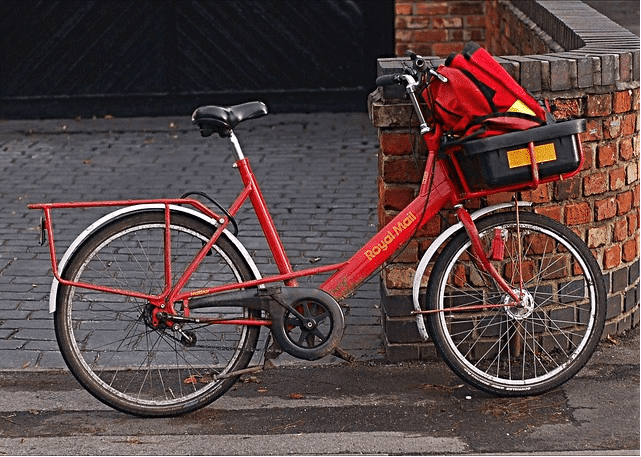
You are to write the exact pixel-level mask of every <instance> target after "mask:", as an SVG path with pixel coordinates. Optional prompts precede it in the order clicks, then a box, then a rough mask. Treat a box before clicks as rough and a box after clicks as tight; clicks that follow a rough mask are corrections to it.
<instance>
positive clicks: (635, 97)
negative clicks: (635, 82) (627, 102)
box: [632, 87, 641, 111]
mask: <svg viewBox="0 0 641 457" xmlns="http://www.w3.org/2000/svg"><path fill="white" fill-rule="evenodd" d="M640 90H641V89H639V88H638V87H637V88H636V89H632V111H639V91H640Z"/></svg>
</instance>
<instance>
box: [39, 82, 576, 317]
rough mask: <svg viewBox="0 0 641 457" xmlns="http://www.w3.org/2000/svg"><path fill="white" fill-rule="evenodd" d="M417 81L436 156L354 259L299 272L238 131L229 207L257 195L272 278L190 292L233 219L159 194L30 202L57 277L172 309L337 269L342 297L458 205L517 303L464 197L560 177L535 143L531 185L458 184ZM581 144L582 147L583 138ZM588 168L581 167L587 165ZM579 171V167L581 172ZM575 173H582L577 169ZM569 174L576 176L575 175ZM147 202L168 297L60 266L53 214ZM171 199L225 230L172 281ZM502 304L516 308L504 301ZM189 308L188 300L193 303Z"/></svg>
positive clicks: (331, 288)
mask: <svg viewBox="0 0 641 457" xmlns="http://www.w3.org/2000/svg"><path fill="white" fill-rule="evenodd" d="M416 87H417V85H416V84H408V87H407V92H408V94H409V96H410V99H411V101H412V104H413V105H414V108H415V111H416V112H417V114H418V116H419V124H420V130H421V134H422V136H423V138H424V140H425V142H426V145H427V150H428V156H427V162H426V166H425V171H424V175H423V181H422V183H421V186H420V189H419V193H418V195H417V197H416V198H415V199H414V200H413V201H412V202H411V203H410V204H409V205H408V206H407V207H406V208H405V209H403V210H402V211H400V212H399V214H398V215H397V216H396V217H395V218H394V219H393V220H392V221H390V222H389V223H388V224H387V225H386V226H385V227H383V228H382V229H381V230H380V231H379V232H378V233H377V234H376V235H374V236H373V237H372V238H371V239H370V240H369V241H368V242H367V243H366V244H365V245H364V246H363V247H362V248H361V249H359V250H358V251H357V252H356V253H355V254H354V255H352V257H351V258H350V259H349V260H347V261H346V262H342V263H337V264H331V265H326V266H321V267H315V268H310V269H304V270H300V271H296V272H295V271H293V269H292V266H291V263H290V261H289V258H288V256H287V254H286V252H285V248H284V246H283V243H282V241H281V239H280V237H279V235H278V232H277V230H276V227H275V224H274V221H273V219H272V217H271V215H270V213H269V210H268V208H267V203H266V202H265V199H264V197H263V194H262V192H261V190H260V187H259V185H258V182H257V181H256V177H255V175H254V173H253V171H252V169H251V167H250V164H249V160H248V159H247V158H246V157H244V155H243V153H242V150H241V148H240V145H239V143H238V140H237V138H236V137H235V135H234V133H233V132H231V135H230V141H231V144H232V147H233V152H234V154H235V157H236V161H235V163H234V167H235V168H237V169H238V171H239V173H240V177H241V179H242V182H243V184H244V187H243V190H242V191H241V192H240V194H239V195H238V196H237V198H236V200H235V201H234V202H233V204H232V205H231V207H230V208H229V211H228V213H229V215H230V216H232V217H233V216H235V215H236V214H237V213H238V211H239V210H240V209H241V207H242V206H243V205H244V204H245V203H246V201H247V200H248V199H249V201H250V203H251V205H252V206H253V208H254V211H255V213H256V216H257V218H258V221H259V223H260V226H261V228H262V230H263V233H264V235H265V238H266V241H267V244H268V246H269V248H270V250H271V253H272V255H273V258H274V260H275V263H276V266H277V268H278V271H279V274H277V275H274V276H269V277H266V278H260V279H255V280H251V281H246V282H241V283H233V284H226V285H222V286H217V287H213V288H205V289H198V290H193V291H189V292H182V288H183V287H184V286H185V284H187V282H188V280H189V278H190V276H191V275H192V274H193V273H194V272H195V270H196V269H197V268H198V265H199V264H200V263H201V262H202V260H203V259H204V258H205V256H206V255H207V253H208V252H209V250H210V249H211V247H212V246H213V245H214V244H215V243H216V241H217V240H218V239H219V238H220V236H221V234H222V233H223V231H224V230H225V229H226V228H227V226H228V225H229V224H230V218H229V217H228V216H227V215H225V216H220V215H218V214H216V213H214V212H213V211H211V210H210V209H209V208H207V207H206V206H204V205H203V204H202V203H200V202H199V201H197V200H194V199H188V198H185V199H157V200H121V201H100V202H69V203H44V204H32V205H29V208H31V209H41V210H43V211H44V215H45V222H44V223H45V227H44V230H46V233H47V237H48V239H49V251H50V256H51V262H52V270H53V274H54V277H55V278H56V279H57V280H58V281H59V282H60V283H61V284H63V285H67V286H74V287H81V288H86V289H93V290H98V291H102V292H108V293H114V294H120V295H127V296H131V297H136V298H140V299H143V300H147V301H149V302H150V303H152V304H154V305H155V306H158V307H161V308H164V309H167V311H169V312H174V309H173V303H175V302H185V303H186V304H187V303H188V301H189V299H191V298H195V297H200V296H203V295H213V294H217V293H221V292H227V291H232V290H238V289H246V288H251V287H257V286H263V285H265V284H268V283H276V282H284V284H285V285H286V286H291V287H295V286H297V282H296V278H299V277H303V276H314V275H317V274H321V273H326V272H331V271H334V274H333V275H331V276H330V277H329V278H328V279H327V280H326V281H325V282H323V283H322V284H321V285H320V287H319V289H321V290H322V291H324V292H327V293H328V294H330V295H331V296H332V297H334V298H335V299H336V300H337V301H338V300H341V299H344V298H345V297H346V296H348V295H349V294H350V293H352V292H353V291H354V290H355V289H357V288H358V286H359V285H360V284H361V283H362V282H363V281H364V280H365V279H367V278H368V277H369V276H370V275H371V274H372V273H373V272H375V271H376V270H377V269H378V268H379V267H380V266H381V265H383V264H384V263H385V262H386V261H387V260H388V259H389V258H390V257H391V256H392V255H394V254H395V253H396V252H397V251H398V249H399V248H401V247H402V246H403V245H404V244H405V243H406V242H407V241H409V240H410V238H412V237H413V236H414V235H415V234H416V233H417V232H418V230H419V229H420V228H421V227H423V226H424V225H425V224H426V223H427V222H428V221H429V220H430V219H431V218H432V217H433V216H434V215H435V214H436V213H437V212H438V211H440V210H441V209H443V208H444V207H445V206H446V205H448V204H450V205H452V206H453V207H454V208H455V210H456V214H457V216H458V218H459V220H460V221H461V223H462V224H463V226H464V227H465V229H466V231H467V232H468V234H469V236H470V238H471V240H472V248H473V250H474V253H475V255H476V256H477V258H478V261H479V263H480V264H481V265H482V266H483V268H484V269H485V270H486V271H488V272H489V273H490V274H491V276H492V277H493V278H494V279H495V280H496V281H497V283H498V285H499V286H500V287H501V288H502V289H503V290H504V291H505V292H506V294H508V295H510V296H511V297H512V299H513V300H514V303H518V302H519V300H520V298H519V295H518V294H517V293H516V292H515V291H514V290H513V289H512V287H510V285H509V284H507V283H506V282H505V280H504V279H503V278H502V277H501V276H500V274H499V273H497V272H496V271H495V270H494V268H493V266H492V265H491V263H490V262H489V260H488V259H487V256H486V255H485V253H484V252H483V250H482V249H481V246H480V242H479V236H478V233H477V231H476V226H475V225H474V222H473V220H472V219H471V217H470V215H469V213H468V212H467V211H466V210H465V209H464V208H463V206H462V204H461V203H462V201H463V200H465V199H468V198H472V197H478V196H484V195H488V194H492V193H497V192H504V191H511V190H517V189H523V188H524V187H530V188H536V187H537V186H538V185H539V184H540V183H543V182H548V181H552V180H554V178H551V179H546V180H540V179H539V177H538V166H537V162H536V157H535V154H534V146H533V143H530V144H529V146H528V149H529V153H530V159H531V164H532V181H531V182H530V183H529V184H526V185H525V186H524V184H522V183H520V184H515V185H512V186H505V187H502V188H500V189H492V190H489V191H482V192H470V191H469V188H467V186H466V185H465V183H463V185H462V189H461V186H460V185H459V184H458V183H457V182H455V181H454V180H453V179H452V178H451V177H450V173H449V172H448V165H447V164H446V163H445V160H444V159H439V158H437V151H438V149H439V142H440V139H441V134H442V132H441V131H440V127H439V126H438V125H436V127H435V128H434V130H432V129H430V128H429V127H427V125H426V123H425V120H424V117H423V115H422V112H421V109H420V107H419V104H418V100H417V97H416V93H415V91H416ZM578 143H579V149H580V141H579V142H578ZM580 152H581V163H582V161H583V153H582V150H581V151H580ZM580 168H581V167H579V169H580ZM576 172H578V170H577V171H576ZM576 172H575V173H576ZM573 174H574V173H571V174H569V175H565V176H564V177H569V176H571V175H573ZM140 204H161V205H163V206H164V212H165V240H164V243H165V253H164V255H165V258H164V262H165V265H164V268H165V285H164V290H163V292H162V293H161V294H160V295H148V294H144V293H141V292H136V291H130V290H122V289H115V288H109V287H104V286H100V285H96V284H87V283H81V282H74V281H68V280H65V279H63V278H62V277H61V272H59V271H58V263H57V257H56V252H55V246H54V233H53V224H52V219H51V211H52V210H53V209H58V208H89V207H111V206H132V205H140ZM170 205H189V206H192V207H194V208H195V209H196V210H197V211H200V212H202V213H203V214H205V215H207V216H208V217H210V218H212V219H214V220H216V221H217V222H218V226H217V229H216V231H215V233H214V234H213V236H212V237H211V239H210V240H209V241H208V243H206V244H205V246H203V248H202V249H201V250H200V252H199V253H198V254H197V255H196V257H195V258H194V259H193V261H192V262H191V264H190V265H189V267H188V268H187V269H186V270H185V272H184V273H183V274H182V276H181V277H180V278H179V279H178V281H177V282H176V284H172V283H171V233H170V232H171V230H170V226H171V211H170ZM501 306H510V305H509V304H508V305H505V304H503V305H501ZM185 309H186V310H187V311H186V312H187V313H188V306H186V307H185Z"/></svg>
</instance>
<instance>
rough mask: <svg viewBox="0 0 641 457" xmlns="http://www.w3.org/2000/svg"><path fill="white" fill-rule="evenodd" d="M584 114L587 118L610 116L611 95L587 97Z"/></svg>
mask: <svg viewBox="0 0 641 457" xmlns="http://www.w3.org/2000/svg"><path fill="white" fill-rule="evenodd" d="M586 114H587V115H588V116H589V117H600V116H609V115H610V114H612V94H591V95H588V102H587V113H586Z"/></svg>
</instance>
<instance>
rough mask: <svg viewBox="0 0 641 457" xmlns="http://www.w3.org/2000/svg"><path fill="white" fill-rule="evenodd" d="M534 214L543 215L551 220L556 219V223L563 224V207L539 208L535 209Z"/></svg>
mask: <svg viewBox="0 0 641 457" xmlns="http://www.w3.org/2000/svg"><path fill="white" fill-rule="evenodd" d="M534 212H535V213H538V214H542V215H543V216H547V217H549V218H550V219H554V220H555V221H559V222H563V216H562V214H561V207H560V206H558V205H554V206H542V207H537V208H535V209H534Z"/></svg>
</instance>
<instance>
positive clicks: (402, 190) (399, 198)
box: [380, 186, 414, 211]
mask: <svg viewBox="0 0 641 457" xmlns="http://www.w3.org/2000/svg"><path fill="white" fill-rule="evenodd" d="M380 195H381V196H380V199H381V204H382V205H383V207H384V208H385V209H393V210H396V211H400V210H402V209H403V208H405V207H406V206H407V205H408V204H409V203H410V202H411V201H412V200H414V189H412V188H408V187H387V186H383V188H382V193H381V194H380Z"/></svg>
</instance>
